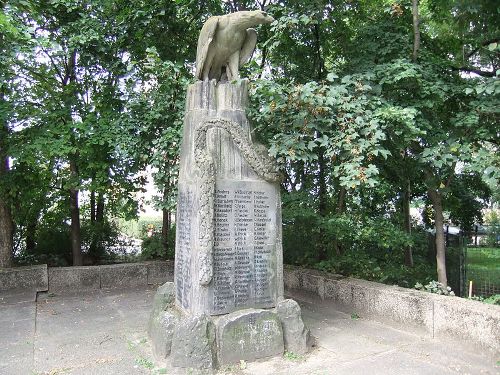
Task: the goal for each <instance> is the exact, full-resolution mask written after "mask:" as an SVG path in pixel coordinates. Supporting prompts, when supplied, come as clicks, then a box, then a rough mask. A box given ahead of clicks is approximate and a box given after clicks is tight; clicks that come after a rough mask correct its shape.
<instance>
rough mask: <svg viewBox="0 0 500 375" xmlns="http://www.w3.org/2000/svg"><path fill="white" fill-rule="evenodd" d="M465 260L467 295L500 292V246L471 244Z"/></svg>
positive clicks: (486, 295)
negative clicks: (474, 245)
mask: <svg viewBox="0 0 500 375" xmlns="http://www.w3.org/2000/svg"><path fill="white" fill-rule="evenodd" d="M464 261H465V262H464V263H465V279H466V285H465V289H466V295H467V296H468V295H472V296H481V297H490V296H492V295H494V294H500V248H498V247H470V246H469V247H467V248H466V251H465V259H464ZM471 287H472V290H470V288H471Z"/></svg>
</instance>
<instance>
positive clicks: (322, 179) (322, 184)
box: [318, 150, 328, 260]
mask: <svg viewBox="0 0 500 375" xmlns="http://www.w3.org/2000/svg"><path fill="white" fill-rule="evenodd" d="M318 167H319V171H318V213H319V216H320V218H321V220H323V218H324V217H326V213H327V212H326V210H327V202H326V201H327V194H326V173H325V169H326V162H325V157H324V151H323V150H320V152H319V155H318ZM319 242H320V243H319V260H326V259H327V258H328V249H327V246H326V245H327V244H326V242H327V241H326V233H325V230H324V227H323V223H321V224H320V228H319Z"/></svg>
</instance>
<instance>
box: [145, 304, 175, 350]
mask: <svg viewBox="0 0 500 375" xmlns="http://www.w3.org/2000/svg"><path fill="white" fill-rule="evenodd" d="M178 323H179V313H177V311H176V310H175V309H168V310H160V311H158V313H156V314H155V315H154V316H153V315H152V316H151V317H150V323H149V337H150V339H151V345H152V346H153V354H154V356H155V358H156V359H165V358H167V356H168V355H169V354H170V351H171V347H172V338H173V336H174V331H175V329H176V326H177V325H178Z"/></svg>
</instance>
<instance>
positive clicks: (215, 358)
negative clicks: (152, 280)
mask: <svg viewBox="0 0 500 375" xmlns="http://www.w3.org/2000/svg"><path fill="white" fill-rule="evenodd" d="M272 21H273V18H272V17H270V16H268V15H267V14H266V13H265V12H261V11H244V12H236V13H232V14H228V15H225V16H219V17H211V18H210V19H209V20H208V21H207V22H206V23H205V25H204V26H203V29H202V30H201V33H200V36H199V41H198V51H197V62H196V65H197V78H198V79H199V81H197V82H195V83H194V84H192V85H190V86H189V87H188V90H187V100H186V111H185V118H184V133H183V142H182V148H181V157H180V174H179V183H178V200H177V231H176V258H175V274H174V283H166V284H164V285H163V286H161V287H160V288H159V289H158V291H157V294H156V296H155V305H154V309H153V312H152V314H151V319H150V324H149V334H150V337H151V338H152V343H153V350H154V352H155V356H156V357H157V358H165V357H167V356H170V358H171V361H172V365H173V366H177V367H186V368H191V367H198V368H216V367H218V366H222V365H230V364H233V363H238V362H239V361H240V360H254V359H259V358H266V357H271V356H275V355H282V354H283V352H284V350H287V351H290V352H293V353H297V354H303V353H305V352H306V351H307V349H308V345H310V336H309V331H308V329H307V328H306V327H305V326H304V324H303V322H302V318H301V312H300V307H299V305H298V304H297V303H296V302H295V301H293V300H290V299H288V300H287V299H284V297H283V257H282V244H281V200H280V190H279V182H280V173H279V171H278V169H277V167H276V165H275V163H274V161H273V160H272V159H271V158H270V157H269V156H268V155H267V150H265V149H264V150H263V147H259V146H258V145H256V144H254V143H253V141H252V137H251V134H252V128H251V124H249V122H248V120H247V118H246V115H245V109H246V106H247V101H248V82H247V81H246V80H241V79H239V74H238V69H239V67H240V66H241V65H242V64H244V63H246V62H247V61H248V60H249V59H250V57H251V55H252V53H253V50H254V48H255V43H256V40H257V34H256V32H255V30H254V29H252V28H251V27H252V26H256V25H258V24H265V23H271V22H272Z"/></svg>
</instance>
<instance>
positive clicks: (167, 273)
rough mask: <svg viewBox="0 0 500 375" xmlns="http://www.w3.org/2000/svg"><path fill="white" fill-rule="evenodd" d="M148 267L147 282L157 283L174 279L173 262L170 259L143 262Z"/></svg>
mask: <svg viewBox="0 0 500 375" xmlns="http://www.w3.org/2000/svg"><path fill="white" fill-rule="evenodd" d="M145 264H146V267H147V269H148V284H149V285H158V284H163V283H165V282H167V281H174V264H173V262H172V261H154V262H147V263H145Z"/></svg>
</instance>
